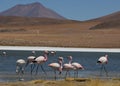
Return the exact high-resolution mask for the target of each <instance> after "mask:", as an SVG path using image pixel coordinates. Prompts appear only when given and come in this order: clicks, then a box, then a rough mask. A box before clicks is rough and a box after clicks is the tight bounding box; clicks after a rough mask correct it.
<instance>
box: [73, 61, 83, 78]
mask: <svg viewBox="0 0 120 86" xmlns="http://www.w3.org/2000/svg"><path fill="white" fill-rule="evenodd" d="M72 66H74V78H75V71H76V73H77V77H78V70H84V67H83V66H82V65H81V64H80V63H77V62H73V63H72Z"/></svg>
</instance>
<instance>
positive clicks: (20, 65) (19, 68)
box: [16, 59, 26, 80]
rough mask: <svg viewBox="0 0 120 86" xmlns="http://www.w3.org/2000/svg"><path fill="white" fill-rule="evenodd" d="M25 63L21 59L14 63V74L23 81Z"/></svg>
mask: <svg viewBox="0 0 120 86" xmlns="http://www.w3.org/2000/svg"><path fill="white" fill-rule="evenodd" d="M25 64H26V62H25V60H23V59H18V60H17V61H16V73H17V74H18V75H19V80H24V79H23V75H24V66H25Z"/></svg>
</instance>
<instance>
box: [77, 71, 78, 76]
mask: <svg viewBox="0 0 120 86" xmlns="http://www.w3.org/2000/svg"><path fill="white" fill-rule="evenodd" d="M77 78H78V70H77Z"/></svg>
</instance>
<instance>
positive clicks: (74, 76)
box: [74, 70, 76, 79]
mask: <svg viewBox="0 0 120 86" xmlns="http://www.w3.org/2000/svg"><path fill="white" fill-rule="evenodd" d="M75 77H76V70H74V79H75Z"/></svg>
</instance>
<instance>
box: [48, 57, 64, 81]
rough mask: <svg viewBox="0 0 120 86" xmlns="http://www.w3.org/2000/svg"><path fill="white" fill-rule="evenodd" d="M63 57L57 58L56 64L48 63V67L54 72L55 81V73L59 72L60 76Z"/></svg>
mask: <svg viewBox="0 0 120 86" xmlns="http://www.w3.org/2000/svg"><path fill="white" fill-rule="evenodd" d="M62 64H63V57H59V58H58V63H50V64H49V65H48V66H49V67H51V68H52V69H53V70H54V75H55V76H54V78H55V80H56V71H59V74H60V75H61V73H62V69H63V66H62Z"/></svg>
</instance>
